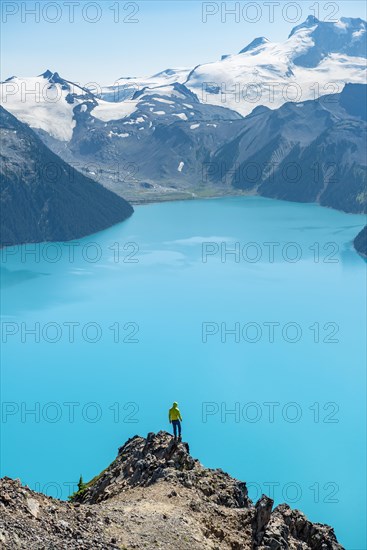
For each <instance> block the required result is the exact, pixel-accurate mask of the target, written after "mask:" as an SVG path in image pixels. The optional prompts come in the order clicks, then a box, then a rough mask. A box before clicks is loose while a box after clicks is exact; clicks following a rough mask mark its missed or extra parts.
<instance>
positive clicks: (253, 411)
mask: <svg viewBox="0 0 367 550" xmlns="http://www.w3.org/2000/svg"><path fill="white" fill-rule="evenodd" d="M364 223H365V219H364V217H363V216H357V215H348V214H344V213H341V212H337V211H334V210H329V209H326V208H321V207H318V206H316V205H309V204H295V203H287V202H281V201H273V200H268V199H263V198H253V197H251V198H243V197H241V198H226V199H216V200H200V201H192V202H191V201H190V202H187V201H186V202H173V203H166V204H154V205H148V206H140V207H137V208H136V211H135V214H134V216H133V217H132V218H131V219H130V220H128V221H127V222H125V223H122V224H119V225H117V226H115V227H113V228H111V229H109V230H106V231H103V232H101V233H99V234H96V235H93V236H92V237H88V238H85V239H82V240H80V241H77V242H73V243H69V244H63V243H57V244H56V245H55V244H41V245H27V246H23V247H16V248H11V249H7V250H6V251H3V258H2V283H3V291H2V338H3V345H2V367H1V368H2V370H1V374H2V400H3V410H2V412H3V424H2V439H3V441H6V442H7V444H6V447H5V448H3V451H2V475H8V476H12V477H19V478H21V480H22V481H23V482H24V483H27V484H28V485H29V486H30V487H32V488H35V489H37V490H41V491H44V492H47V493H48V494H51V495H54V496H59V497H62V498H66V497H67V495H68V494H70V492H71V487H72V484H73V483H75V482H76V481H77V480H78V478H79V475H80V473H82V474H83V477H84V479H86V480H87V479H89V478H91V477H93V476H94V475H95V474H97V473H99V472H100V471H101V470H102V469H103V468H105V467H106V466H107V465H108V464H109V463H110V462H111V461H112V460H113V459H114V457H115V455H116V451H117V448H118V446H119V445H121V444H122V443H123V442H124V441H125V440H126V439H127V438H128V437H130V436H132V435H135V434H136V433H139V434H141V435H146V434H147V433H148V432H149V431H157V430H159V429H169V425H168V423H167V409H168V407H169V406H170V405H171V402H172V401H173V400H177V401H179V404H180V408H181V411H182V414H183V417H184V421H183V429H184V439H185V440H187V441H188V442H189V443H190V449H191V452H192V454H193V455H194V456H197V457H198V458H199V459H200V460H201V462H203V463H204V464H205V465H206V466H209V467H221V468H223V469H224V470H226V471H228V472H229V473H230V474H231V475H233V476H236V477H238V478H240V479H242V480H246V481H247V482H248V486H249V492H250V496H251V497H252V498H253V499H257V498H259V497H260V495H261V493H262V492H264V493H266V494H268V495H270V496H273V498H274V499H275V501H276V503H279V502H284V501H286V502H288V503H289V504H290V505H291V506H292V507H297V508H300V509H302V510H303V511H304V512H305V513H306V514H307V516H308V517H309V518H310V519H311V520H312V521H318V522H325V523H329V524H331V525H333V526H334V527H335V531H336V534H337V536H338V538H339V539H340V541H341V542H342V543H343V544H344V545H345V546H346V547H347V549H348V550H355V549H365V548H367V544H366V540H365V531H364V518H365V512H366V510H365V501H366V499H365V494H364V493H363V490H364V488H365V486H366V485H365V472H364V464H365V459H366V457H365V445H364V438H365V412H366V411H365V402H366V398H365V387H366V385H365V360H366V356H365V347H364V334H365V330H366V326H365V301H366V296H365V276H366V264H365V262H364V261H363V260H362V259H361V258H360V257H359V256H358V255H357V254H356V253H355V251H354V250H353V247H352V244H351V242H352V239H353V238H354V237H355V235H356V234H357V233H358V231H359V230H360V229H361V228H362V227H363V225H364ZM231 252H232V253H231Z"/></svg>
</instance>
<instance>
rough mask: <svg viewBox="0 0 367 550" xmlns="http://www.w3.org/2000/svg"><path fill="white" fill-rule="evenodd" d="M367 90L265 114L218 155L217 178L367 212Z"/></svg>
mask: <svg viewBox="0 0 367 550" xmlns="http://www.w3.org/2000/svg"><path fill="white" fill-rule="evenodd" d="M366 102H367V86H366V85H360V84H348V85H346V87H345V88H344V90H343V92H342V93H341V94H333V95H331V96H324V97H322V98H320V99H318V100H316V101H307V102H304V103H299V104H293V103H287V104H285V105H283V106H282V107H280V108H279V109H278V110H276V111H271V110H266V109H264V108H261V109H258V110H256V111H254V113H253V114H252V115H251V116H249V117H247V118H245V119H244V121H243V127H242V128H241V130H240V132H239V133H238V134H237V135H236V136H235V137H234V139H233V140H232V141H231V142H229V143H226V144H225V145H224V146H223V147H222V148H220V149H219V150H218V151H217V152H216V153H215V154H214V155H213V156H212V163H213V166H214V168H213V170H212V174H213V176H212V177H213V178H214V179H217V180H218V179H223V178H224V179H226V180H227V182H228V184H230V185H234V186H235V187H237V188H239V189H242V190H248V191H252V192H256V193H258V194H260V195H264V196H267V197H273V198H278V199H286V200H292V201H299V202H319V203H320V204H322V205H324V206H331V207H333V208H337V209H340V210H345V211H346V212H356V213H357V212H365V211H366V207H367V193H366V183H367V177H366V166H367V154H366V141H367V133H366V130H367V124H366Z"/></svg>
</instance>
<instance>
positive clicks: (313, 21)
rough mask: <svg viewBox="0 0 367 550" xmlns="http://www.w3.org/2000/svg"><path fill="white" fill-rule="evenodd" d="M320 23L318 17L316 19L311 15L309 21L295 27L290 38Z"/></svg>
mask: <svg viewBox="0 0 367 550" xmlns="http://www.w3.org/2000/svg"><path fill="white" fill-rule="evenodd" d="M319 23H320V21H319V19H317V17H315V16H314V15H309V16H308V17H307V19H306V20H305V21H303V23H300V24H299V25H297V26H296V27H293V29H292V30H291V32H290V34H289V36H288V38H290V37H291V36H293V35H294V34H295V33H296V32H297V31H299V30H300V29H309V28H310V27H313V26H315V25H318V24H319Z"/></svg>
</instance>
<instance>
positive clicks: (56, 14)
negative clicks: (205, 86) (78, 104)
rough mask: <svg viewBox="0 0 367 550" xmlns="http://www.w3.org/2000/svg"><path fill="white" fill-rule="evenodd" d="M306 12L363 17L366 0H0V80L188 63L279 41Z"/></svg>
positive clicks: (87, 75)
mask: <svg viewBox="0 0 367 550" xmlns="http://www.w3.org/2000/svg"><path fill="white" fill-rule="evenodd" d="M222 6H224V7H222ZM315 6H316V7H315ZM315 9H317V10H318V11H317V12H316V11H315ZM231 10H232V11H233V10H235V13H230V12H231ZM272 14H273V15H272ZM309 15H315V16H316V17H318V19H320V20H321V21H325V20H327V21H332V20H337V19H340V17H360V18H361V19H366V4H365V3H364V2H362V1H361V0H356V1H353V2H346V1H341V2H316V3H315V2H298V3H297V2H286V1H285V0H282V1H278V2H266V1H265V2H200V1H197V0H192V1H188V2H183V1H181V0H178V1H173V2H171V1H166V2H162V1H156V0H146V1H137V2H124V1H118V2H116V1H115V2H112V1H105V2H88V1H81V2H63V1H58V2H47V3H46V4H42V3H40V2H30V1H27V2H6V1H3V3H2V39H1V45H2V54H1V67H2V69H1V80H6V79H7V78H9V77H11V76H13V75H16V76H36V75H39V74H41V73H43V72H44V71H45V70H46V69H50V70H51V71H53V72H56V71H57V72H58V73H59V74H60V75H62V76H64V77H65V78H67V79H68V80H71V81H74V82H79V83H81V84H82V85H85V84H87V83H89V82H95V81H98V82H99V83H101V84H112V83H114V82H115V81H116V80H117V79H118V78H120V77H123V76H149V75H153V74H155V73H157V72H160V71H162V70H164V69H167V68H176V67H194V66H195V65H197V64H202V63H208V62H211V61H215V60H217V59H220V57H221V55H222V54H228V53H237V52H238V51H240V49H242V48H243V47H244V46H246V45H247V44H249V43H250V42H251V41H252V40H253V39H254V38H256V37H258V36H265V37H267V38H268V39H269V40H271V41H273V42H282V41H284V40H285V39H286V38H287V36H288V34H289V32H290V31H291V29H292V28H293V27H295V26H296V25H298V24H300V23H302V22H303V21H304V20H305V19H306V18H307V17H308V16H309ZM93 21H94V22H93ZM111 25H112V32H111ZM218 36H220V38H221V39H220V41H219V40H217V38H218ZM25 52H26V55H25Z"/></svg>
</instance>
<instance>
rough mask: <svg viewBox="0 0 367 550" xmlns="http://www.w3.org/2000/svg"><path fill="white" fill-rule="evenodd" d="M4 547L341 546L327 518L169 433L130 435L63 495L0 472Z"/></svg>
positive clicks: (310, 549)
mask: <svg viewBox="0 0 367 550" xmlns="http://www.w3.org/2000/svg"><path fill="white" fill-rule="evenodd" d="M0 510H1V514H0V518H1V519H0V542H1V543H2V547H3V548H5V549H9V550H10V549H12V550H13V549H14V548H27V549H29V550H33V549H37V550H46V549H47V550H51V549H60V550H61V549H75V548H79V549H82V550H84V549H85V550H87V549H88V550H89V549H91V548H93V549H106V550H110V549H111V550H113V549H116V550H117V549H124V550H127V549H128V550H130V549H143V548H145V549H146V548H148V549H149V550H151V549H154V548H161V549H166V550H172V549H173V548H174V549H175V550H189V549H190V550H199V549H200V550H206V549H208V550H209V549H210V550H222V549H223V550H255V549H256V550H283V549H284V550H343V549H342V546H341V545H340V544H339V543H338V542H337V539H336V537H335V534H334V531H333V529H332V528H331V527H329V526H327V525H322V524H319V523H311V522H310V521H309V520H308V519H307V518H306V516H305V515H304V514H303V513H302V512H300V511H298V510H292V509H291V508H290V507H289V506H288V505H286V504H281V505H279V506H277V507H276V508H275V509H274V510H273V501H272V499H270V498H268V497H267V496H265V495H263V496H262V497H261V498H260V499H259V501H258V502H257V503H256V504H253V503H252V502H251V500H250V499H249V497H248V494H247V489H246V484H245V483H244V482H241V481H238V480H236V479H233V478H231V477H230V476H229V475H228V474H226V473H225V472H223V471H222V470H221V469H214V470H213V469H207V468H205V467H204V466H203V465H202V464H201V463H200V462H199V461H198V460H197V459H194V458H192V457H191V455H190V453H189V446H188V445H187V443H181V442H175V441H174V440H173V438H172V437H171V436H170V435H169V434H168V433H167V432H158V433H157V434H154V433H150V434H148V436H147V438H143V437H140V436H135V437H133V438H131V439H130V440H128V441H127V442H126V443H125V444H124V445H123V446H122V447H121V448H120V449H119V452H118V456H117V458H116V459H115V460H114V461H113V462H112V464H111V465H110V466H109V467H108V468H106V470H104V471H103V472H102V473H101V474H100V475H99V476H97V477H96V478H94V479H93V480H91V481H90V482H89V483H88V484H87V486H86V487H85V488H84V489H82V490H81V491H79V492H78V493H77V494H76V495H75V496H74V498H73V502H71V503H66V502H62V501H59V500H57V499H53V498H51V497H46V496H45V495H42V494H39V493H35V492H34V491H31V490H30V489H29V488H27V487H22V486H21V483H20V481H19V480H12V479H10V478H3V479H2V480H0Z"/></svg>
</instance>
